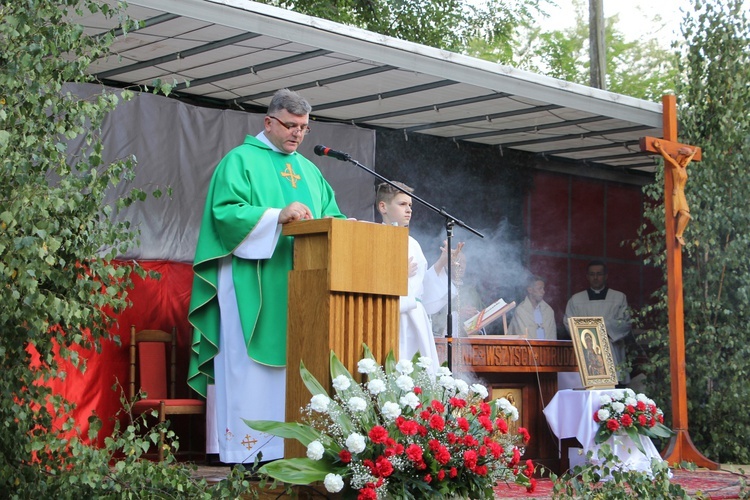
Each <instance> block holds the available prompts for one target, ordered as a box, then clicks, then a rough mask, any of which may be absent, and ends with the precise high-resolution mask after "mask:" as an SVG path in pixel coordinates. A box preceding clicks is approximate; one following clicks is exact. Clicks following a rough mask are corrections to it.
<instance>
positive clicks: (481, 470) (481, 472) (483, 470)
mask: <svg viewBox="0 0 750 500" xmlns="http://www.w3.org/2000/svg"><path fill="white" fill-rule="evenodd" d="M474 472H475V473H476V475H477V476H486V475H487V466H486V465H477V466H476V468H475V469H474Z"/></svg>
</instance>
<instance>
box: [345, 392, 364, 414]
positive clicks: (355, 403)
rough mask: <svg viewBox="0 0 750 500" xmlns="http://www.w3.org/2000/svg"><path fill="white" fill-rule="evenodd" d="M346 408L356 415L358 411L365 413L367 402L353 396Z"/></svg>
mask: <svg viewBox="0 0 750 500" xmlns="http://www.w3.org/2000/svg"><path fill="white" fill-rule="evenodd" d="M347 406H348V407H349V409H350V410H351V411H353V412H354V413H357V412H360V411H365V410H366V409H367V401H365V400H364V399H362V398H360V397H358V396H354V397H352V398H350V399H349V402H348V403H347Z"/></svg>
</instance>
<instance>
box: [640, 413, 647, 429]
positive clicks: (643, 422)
mask: <svg viewBox="0 0 750 500" xmlns="http://www.w3.org/2000/svg"><path fill="white" fill-rule="evenodd" d="M638 423H639V424H640V425H641V426H642V427H646V426H647V425H648V418H646V415H644V414H643V413H641V414H640V415H638Z"/></svg>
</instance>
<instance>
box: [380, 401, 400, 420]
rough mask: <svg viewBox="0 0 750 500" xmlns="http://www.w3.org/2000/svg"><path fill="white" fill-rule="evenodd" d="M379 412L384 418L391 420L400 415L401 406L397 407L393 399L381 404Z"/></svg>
mask: <svg viewBox="0 0 750 500" xmlns="http://www.w3.org/2000/svg"><path fill="white" fill-rule="evenodd" d="M380 412H381V413H382V414H383V418H384V419H386V420H388V421H391V420H396V419H397V418H398V416H399V415H401V408H399V406H398V404H396V403H394V402H393V401H388V402H387V403H385V404H384V405H383V408H382V409H381V410H380Z"/></svg>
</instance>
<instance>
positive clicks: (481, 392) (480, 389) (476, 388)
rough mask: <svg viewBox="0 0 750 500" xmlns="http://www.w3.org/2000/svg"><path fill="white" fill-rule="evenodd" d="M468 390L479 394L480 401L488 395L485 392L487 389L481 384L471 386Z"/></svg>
mask: <svg viewBox="0 0 750 500" xmlns="http://www.w3.org/2000/svg"><path fill="white" fill-rule="evenodd" d="M470 389H471V390H472V391H474V392H476V393H477V394H479V397H481V398H482V399H485V398H486V397H487V396H488V395H489V393H488V392H487V388H486V387H485V386H483V385H482V384H472V385H471V387H470Z"/></svg>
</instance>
